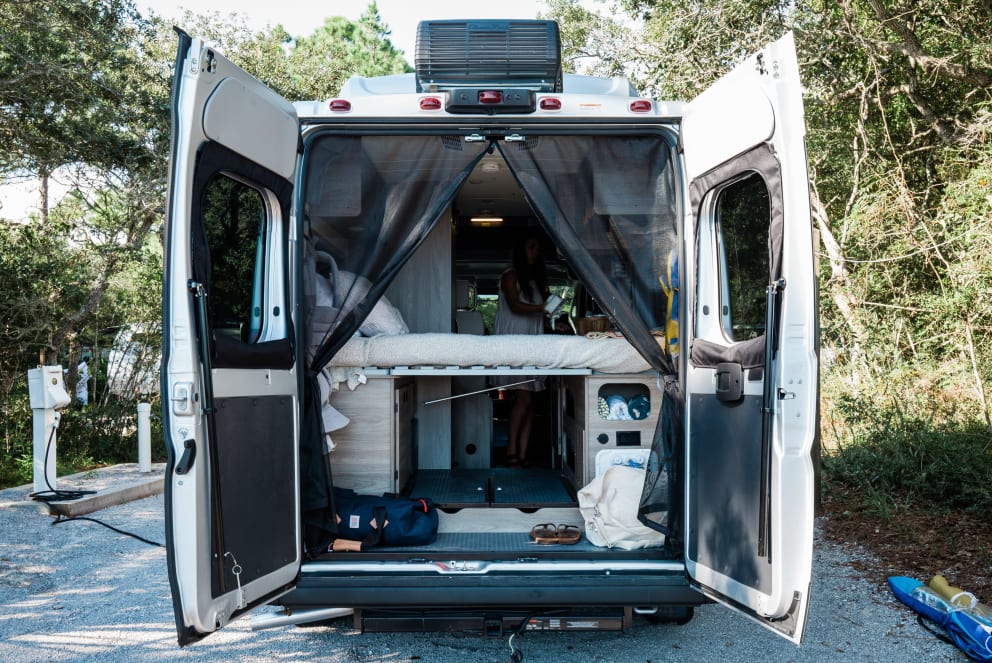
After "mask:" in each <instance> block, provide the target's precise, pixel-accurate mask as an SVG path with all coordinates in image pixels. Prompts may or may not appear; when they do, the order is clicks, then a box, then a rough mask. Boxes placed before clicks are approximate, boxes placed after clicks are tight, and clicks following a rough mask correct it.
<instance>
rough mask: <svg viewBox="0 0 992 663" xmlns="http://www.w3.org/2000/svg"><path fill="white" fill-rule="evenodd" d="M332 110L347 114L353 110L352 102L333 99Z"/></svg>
mask: <svg viewBox="0 0 992 663" xmlns="http://www.w3.org/2000/svg"><path fill="white" fill-rule="evenodd" d="M330 106H331V110H332V111H335V112H338V113H347V112H348V111H350V110H351V102H350V101H348V100H347V99H331V104H330Z"/></svg>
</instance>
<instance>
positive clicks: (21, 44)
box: [0, 0, 155, 221]
mask: <svg viewBox="0 0 992 663" xmlns="http://www.w3.org/2000/svg"><path fill="white" fill-rule="evenodd" d="M148 29H149V26H148V25H147V24H146V23H145V22H143V21H142V20H141V18H140V16H138V14H137V12H136V11H135V10H134V7H133V5H132V4H131V1H130V0H82V1H71V0H57V1H55V2H46V3H13V2H8V3H3V4H0V45H2V50H0V105H2V106H3V109H4V112H3V114H2V115H0V172H4V173H11V172H16V171H27V172H30V173H33V174H35V175H37V176H38V177H40V178H41V180H42V184H43V186H42V196H43V200H42V201H41V210H42V213H41V216H42V220H43V221H44V220H45V218H46V217H47V210H48V200H47V190H46V189H45V185H46V183H47V177H48V176H49V175H51V173H53V172H54V171H55V170H57V169H58V168H60V167H62V166H65V165H68V164H80V163H85V164H88V165H90V166H96V167H100V168H120V167H122V166H124V164H123V163H122V159H133V158H135V157H136V155H141V156H142V158H144V160H145V162H146V164H147V163H148V162H149V161H150V160H154V157H153V156H152V155H151V152H150V150H148V149H147V141H148V135H147V132H146V129H147V122H148V120H149V114H150V113H151V114H154V112H155V110H154V107H153V106H152V104H151V102H152V101H153V100H152V98H150V97H149V96H147V95H146V94H144V92H145V91H146V88H145V86H144V84H143V82H142V80H141V77H140V76H137V75H138V74H140V73H141V65H140V63H141V53H140V43H141V41H142V40H143V39H144V38H145V37H146V36H147V31H148Z"/></svg>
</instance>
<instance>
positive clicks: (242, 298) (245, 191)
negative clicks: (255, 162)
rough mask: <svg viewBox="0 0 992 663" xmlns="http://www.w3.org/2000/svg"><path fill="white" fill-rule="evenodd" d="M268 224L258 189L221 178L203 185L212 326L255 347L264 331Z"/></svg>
mask: <svg viewBox="0 0 992 663" xmlns="http://www.w3.org/2000/svg"><path fill="white" fill-rule="evenodd" d="M267 220H268V214H267V207H266V205H265V200H264V199H263V197H262V194H261V193H260V192H259V191H258V190H257V189H255V188H253V187H251V186H248V185H247V184H244V183H243V182H240V181H238V180H235V179H232V178H230V177H228V176H226V175H223V174H218V175H216V176H215V177H214V178H213V179H212V180H210V182H209V183H208V184H207V186H206V187H205V189H204V192H203V223H204V228H205V230H206V235H207V237H206V239H207V244H208V246H209V251H210V282H209V283H210V286H209V291H208V299H207V302H208V311H209V315H210V321H211V327H212V328H213V329H214V332H215V333H223V334H228V335H230V336H233V337H234V338H236V339H238V340H241V341H244V342H246V343H256V342H257V341H258V340H259V337H260V336H261V332H262V320H263V315H262V313H263V311H264V310H265V309H264V307H265V305H266V302H265V301H264V294H265V288H264V286H265V277H266V273H265V266H266V246H265V237H266V224H267Z"/></svg>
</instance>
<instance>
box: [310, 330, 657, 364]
mask: <svg viewBox="0 0 992 663" xmlns="http://www.w3.org/2000/svg"><path fill="white" fill-rule="evenodd" d="M662 340H664V339H662ZM330 365H331V366H360V367H370V366H377V367H380V368H387V367H393V366H442V367H443V366H466V367H472V366H485V367H500V366H509V367H514V368H524V367H528V368H529V367H534V368H541V369H555V368H589V369H592V370H594V371H600V372H602V373H640V372H641V371H646V370H649V369H650V365H649V364H648V362H647V361H645V359H644V358H643V357H641V356H640V355H639V354H638V352H637V350H635V349H634V347H633V346H632V345H631V344H630V343H628V342H627V341H626V339H623V338H602V339H590V338H586V337H584V336H562V335H556V334H543V335H536V336H528V335H512V334H506V335H494V336H478V335H475V334H402V335H398V336H386V335H381V336H372V337H369V338H358V337H356V338H352V339H351V340H349V341H348V342H347V343H346V344H345V346H344V347H343V348H341V350H339V351H338V353H337V354H336V355H334V358H333V359H331V364H330Z"/></svg>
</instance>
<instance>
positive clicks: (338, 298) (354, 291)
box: [334, 270, 410, 336]
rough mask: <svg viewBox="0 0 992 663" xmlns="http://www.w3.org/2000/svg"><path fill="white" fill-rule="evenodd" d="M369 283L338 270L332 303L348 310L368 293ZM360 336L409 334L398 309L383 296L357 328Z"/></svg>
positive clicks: (366, 280) (350, 273) (364, 279)
mask: <svg viewBox="0 0 992 663" xmlns="http://www.w3.org/2000/svg"><path fill="white" fill-rule="evenodd" d="M370 285H371V284H370V283H369V281H368V279H366V278H365V277H359V278H358V279H357V281H356V277H355V275H354V274H353V273H352V272H346V271H344V270H339V271H338V272H337V283H335V284H334V301H335V303H336V304H337V305H338V307H339V308H341V309H344V310H350V309H352V308H354V307H355V305H356V304H358V302H359V301H361V300H362V299H363V298H364V297H365V294H366V293H367V292H368V291H369V287H370ZM358 332H359V333H360V334H361V335H362V336H377V335H379V334H388V335H390V336H396V335H398V334H409V333H410V328H409V327H407V325H406V322H405V321H404V320H403V316H402V315H401V314H400V312H399V309H397V308H396V307H395V306H393V305H392V303H391V302H390V301H389V300H388V299H386V297H385V295H383V296H382V297H380V298H379V301H377V302H376V303H375V306H373V307H372V311H370V312H369V315H368V317H367V318H365V320H364V321H363V322H362V326H361V327H359V328H358Z"/></svg>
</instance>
